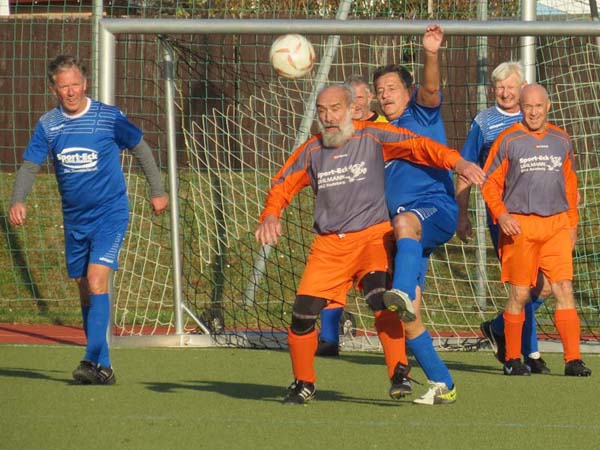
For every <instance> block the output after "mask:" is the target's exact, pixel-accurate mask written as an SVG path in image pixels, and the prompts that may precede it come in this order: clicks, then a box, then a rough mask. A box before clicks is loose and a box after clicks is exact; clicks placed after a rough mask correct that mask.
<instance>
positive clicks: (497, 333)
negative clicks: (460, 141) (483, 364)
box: [456, 61, 551, 374]
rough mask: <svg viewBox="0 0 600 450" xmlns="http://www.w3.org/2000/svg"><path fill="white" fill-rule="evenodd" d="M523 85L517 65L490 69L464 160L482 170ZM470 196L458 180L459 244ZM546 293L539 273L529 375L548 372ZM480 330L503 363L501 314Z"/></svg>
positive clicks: (466, 228) (529, 329)
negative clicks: (489, 99) (484, 102)
mask: <svg viewBox="0 0 600 450" xmlns="http://www.w3.org/2000/svg"><path fill="white" fill-rule="evenodd" d="M526 84H527V83H526V81H525V75H524V73H523V68H522V67H521V64H520V63H518V62H515V61H508V62H503V63H501V64H500V65H498V67H496V68H495V69H494V71H493V72H492V86H493V89H494V97H495V100H496V103H495V105H494V106H491V107H489V108H487V109H484V110H483V111H481V112H479V113H478V114H477V115H476V116H475V118H474V119H473V122H472V123H471V129H470V130H469V134H468V135H467V139H466V141H465V143H464V145H463V147H462V150H461V154H462V155H463V157H464V158H465V159H466V160H468V161H471V162H474V163H477V164H479V165H480V166H481V167H483V165H484V164H485V161H486V160H487V157H488V154H489V151H490V148H491V146H492V144H493V143H494V140H495V139H496V137H497V136H498V135H499V134H500V133H501V132H502V131H504V130H505V129H506V128H508V127H509V126H511V125H512V124H513V123H515V122H519V121H521V120H522V118H523V114H522V113H521V108H520V106H519V95H520V93H521V89H522V88H523V87H524V86H525V85H526ZM470 193H471V186H469V185H467V184H466V183H465V182H464V181H462V180H460V179H459V180H458V181H457V183H456V201H457V203H458V224H457V227H456V234H457V236H458V237H459V238H460V239H461V240H462V241H463V242H468V241H469V239H470V238H472V236H473V227H472V225H471V220H470V218H469V212H468V210H469V196H470ZM487 224H488V229H489V232H490V237H491V239H492V243H493V245H494V249H495V250H496V254H497V253H498V233H499V227H498V224H494V223H493V220H492V218H491V216H490V214H489V211H487ZM550 291H551V288H550V284H549V283H548V281H547V280H546V279H545V277H544V276H543V274H541V273H540V274H539V278H538V285H537V286H536V287H535V288H534V289H532V290H531V302H529V303H528V304H527V305H525V323H524V325H523V338H522V343H521V351H522V353H523V356H524V358H525V364H527V365H528V366H529V367H530V368H531V372H532V373H541V374H548V373H550V369H548V366H547V365H546V362H545V361H544V360H543V359H542V357H541V355H540V353H539V349H538V339H537V329H536V325H537V324H536V320H535V311H536V310H537V309H538V308H539V307H540V306H541V305H542V303H543V301H544V299H545V298H546V297H547V296H548V295H550ZM481 331H482V333H483V335H484V336H485V337H486V338H487V339H488V340H489V341H490V343H491V344H492V348H493V349H494V353H495V355H496V357H497V358H498V360H499V361H500V362H501V363H503V364H504V356H505V349H506V346H505V340H504V319H503V316H502V313H500V314H498V315H497V316H496V317H495V318H494V319H493V320H489V321H486V322H483V323H482V324H481Z"/></svg>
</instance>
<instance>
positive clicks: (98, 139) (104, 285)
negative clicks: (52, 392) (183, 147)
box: [9, 55, 168, 384]
mask: <svg viewBox="0 0 600 450" xmlns="http://www.w3.org/2000/svg"><path fill="white" fill-rule="evenodd" d="M47 75H48V81H49V85H50V90H51V91H52V93H53V94H54V95H55V96H56V99H57V100H58V106H57V107H56V108H54V109H52V110H50V111H48V112H47V113H46V114H44V115H43V116H42V117H41V118H40V120H39V121H38V123H37V125H36V127H35V130H34V132H33V136H32V137H31V140H30V141H29V144H28V145H27V148H26V149H25V153H24V154H23V159H24V161H23V164H22V166H21V167H20V169H19V171H18V172H17V176H16V180H15V185H14V189H13V195H12V198H11V207H10V210H9V220H10V223H11V224H13V225H23V224H24V223H25V220H26V218H27V208H26V206H25V199H26V197H27V195H28V193H29V192H30V191H31V188H32V187H33V183H34V179H35V176H36V174H37V173H38V171H39V170H40V167H41V165H42V164H43V163H44V161H45V160H46V158H47V157H48V154H49V155H50V157H51V159H52V162H53V164H54V172H55V175H56V179H57V182H58V189H59V192H60V195H61V199H62V211H63V223H64V236H65V257H66V264H67V272H68V275H69V277H70V278H73V279H75V281H76V282H77V285H78V288H79V296H80V300H81V311H82V317H83V329H84V331H85V334H86V338H87V342H86V350H85V356H84V358H83V360H82V361H81V362H80V364H79V366H78V367H77V368H76V369H75V370H74V371H73V378H74V379H75V380H76V381H77V382H79V383H82V384H114V383H115V381H116V378H115V373H114V370H113V368H112V364H111V361H110V355H109V348H108V342H107V340H106V334H107V330H108V326H109V318H110V300H109V295H108V287H109V286H108V285H109V278H110V272H111V270H117V269H118V267H119V263H118V254H119V250H120V248H121V244H122V242H123V237H124V235H125V232H126V230H127V226H128V222H129V201H128V199H127V190H126V186H125V177H124V174H123V170H122V168H121V150H124V149H131V151H132V153H133V155H134V156H135V157H136V158H137V160H138V161H139V163H140V165H141V167H142V170H143V172H144V174H145V176H146V178H147V180H148V182H149V184H150V188H151V192H150V197H151V198H150V205H151V207H152V209H153V211H154V213H155V214H160V213H162V212H163V211H164V210H165V209H166V208H167V206H168V197H167V195H166V193H165V189H164V186H163V183H162V180H161V174H160V171H159V169H158V167H157V165H156V162H155V160H154V157H153V155H152V151H151V150H150V147H149V146H148V144H147V143H146V142H145V141H144V139H143V135H142V132H141V131H140V130H139V129H138V128H137V127H136V126H135V125H133V124H132V123H131V122H130V121H129V120H128V119H127V118H126V117H125V115H124V114H123V113H122V112H121V111H120V110H119V109H118V108H116V107H114V106H109V105H106V104H103V103H100V102H98V101H96V100H93V99H91V98H89V97H87V95H86V90H87V78H86V70H85V67H84V66H83V65H82V64H81V62H80V61H78V60H77V59H75V58H74V57H72V56H68V55H61V56H58V57H57V58H56V59H54V60H53V61H52V62H51V63H50V64H49V66H48V73H47Z"/></svg>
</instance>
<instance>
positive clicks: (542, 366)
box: [525, 358, 550, 375]
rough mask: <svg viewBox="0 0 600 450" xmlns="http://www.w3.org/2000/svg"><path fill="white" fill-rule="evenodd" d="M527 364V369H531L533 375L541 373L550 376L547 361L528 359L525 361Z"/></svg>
mask: <svg viewBox="0 0 600 450" xmlns="http://www.w3.org/2000/svg"><path fill="white" fill-rule="evenodd" d="M525 364H526V365H527V367H529V370H530V371H531V373H540V374H542V375H549V374H550V369H549V368H548V366H547V365H546V361H544V360H543V359H542V358H536V359H533V358H527V359H526V360H525Z"/></svg>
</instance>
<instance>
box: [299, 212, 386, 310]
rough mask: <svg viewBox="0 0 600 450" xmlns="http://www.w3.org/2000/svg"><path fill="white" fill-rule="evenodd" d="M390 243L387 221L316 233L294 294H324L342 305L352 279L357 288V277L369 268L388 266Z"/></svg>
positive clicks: (384, 269) (358, 282) (377, 268)
mask: <svg viewBox="0 0 600 450" xmlns="http://www.w3.org/2000/svg"><path fill="white" fill-rule="evenodd" d="M393 247H394V235H393V232H392V227H391V225H390V223H389V222H382V223H380V224H377V225H373V226H371V227H369V228H367V229H365V230H361V231H355V232H352V233H346V234H341V235H338V234H325V235H317V236H316V237H315V240H314V242H313V244H312V246H311V249H310V253H309V255H308V258H307V261H306V267H305V269H304V274H303V275H302V279H301V280H300V285H299V286H298V292H297V294H298V295H312V296H314V297H320V298H324V299H327V300H330V301H332V302H335V303H338V304H339V305H337V306H340V305H342V306H343V305H345V304H346V294H347V293H348V291H349V290H350V288H351V287H352V285H353V284H354V282H355V281H356V282H357V287H356V288H357V289H360V287H361V286H360V280H362V278H363V277H364V276H365V275H367V274H368V273H369V272H374V271H381V272H387V271H388V270H389V268H390V267H391V265H390V255H391V251H392V249H393ZM332 306H333V305H332Z"/></svg>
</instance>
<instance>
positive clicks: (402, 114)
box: [373, 25, 458, 405]
mask: <svg viewBox="0 0 600 450" xmlns="http://www.w3.org/2000/svg"><path fill="white" fill-rule="evenodd" d="M443 38H444V33H443V30H442V28H441V27H440V26H439V25H430V26H428V27H427V30H426V32H425V35H424V36H423V53H424V65H423V79H422V82H421V85H420V87H419V88H418V89H413V77H412V75H411V73H410V72H409V71H408V70H407V69H406V68H405V67H403V66H399V65H388V66H383V67H379V68H378V69H377V70H376V71H375V73H374V75H373V84H374V86H375V93H376V96H377V100H378V101H379V106H380V107H381V110H382V111H383V113H384V115H385V116H386V118H387V119H388V120H389V121H390V122H391V123H392V124H394V125H396V126H399V127H403V128H408V129H409V130H411V131H412V132H414V133H417V134H420V135H423V136H427V137H429V138H432V139H434V140H436V141H438V142H440V143H442V144H446V131H445V128H444V124H443V122H442V115H441V104H442V95H441V86H440V71H439V61H438V52H439V49H440V47H441V44H442V40H443ZM385 195H386V201H387V206H388V210H389V212H390V216H391V217H392V224H393V227H394V236H395V239H396V257H395V260H394V277H393V282H392V289H391V290H389V291H387V292H386V293H385V294H384V301H385V304H386V307H387V308H388V309H390V310H392V311H396V312H397V313H398V314H399V315H400V316H401V317H402V319H403V321H404V323H405V330H406V343H407V346H408V348H409V349H410V350H411V351H412V353H413V354H414V355H415V358H416V360H417V362H418V363H419V365H420V366H421V368H422V369H423V371H424V372H425V375H426V376H427V378H428V381H429V383H430V385H431V386H430V389H429V390H428V391H427V392H426V393H425V394H424V395H422V396H421V397H419V398H417V399H415V400H414V402H415V403H419V404H425V405H435V404H444V403H453V402H454V401H456V388H455V386H454V380H453V379H452V376H451V375H450V372H449V370H448V368H447V367H446V365H445V364H444V362H443V361H442V360H441V358H440V357H439V355H438V354H437V352H436V351H435V348H434V346H433V341H432V338H431V335H430V334H429V332H428V331H427V329H426V328H425V326H424V324H423V321H422V320H421V314H420V306H421V295H422V292H423V289H424V284H425V274H426V273H427V266H428V262H429V256H430V254H431V252H432V251H433V250H434V249H436V248H437V247H439V246H441V245H443V244H444V243H446V242H447V241H448V240H449V239H450V238H451V237H452V235H453V234H454V231H455V229H456V217H457V214H458V207H457V205H456V202H455V200H454V186H453V182H452V177H451V174H450V173H449V172H448V171H446V170H440V169H434V168H431V167H425V166H422V165H418V164H413V163H410V162H404V161H400V160H394V161H390V162H388V163H387V164H386V168H385ZM409 370H410V367H401V366H399V367H397V371H398V372H399V374H398V375H401V376H403V377H404V378H405V385H406V386H407V390H409V389H411V386H410V379H409Z"/></svg>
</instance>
